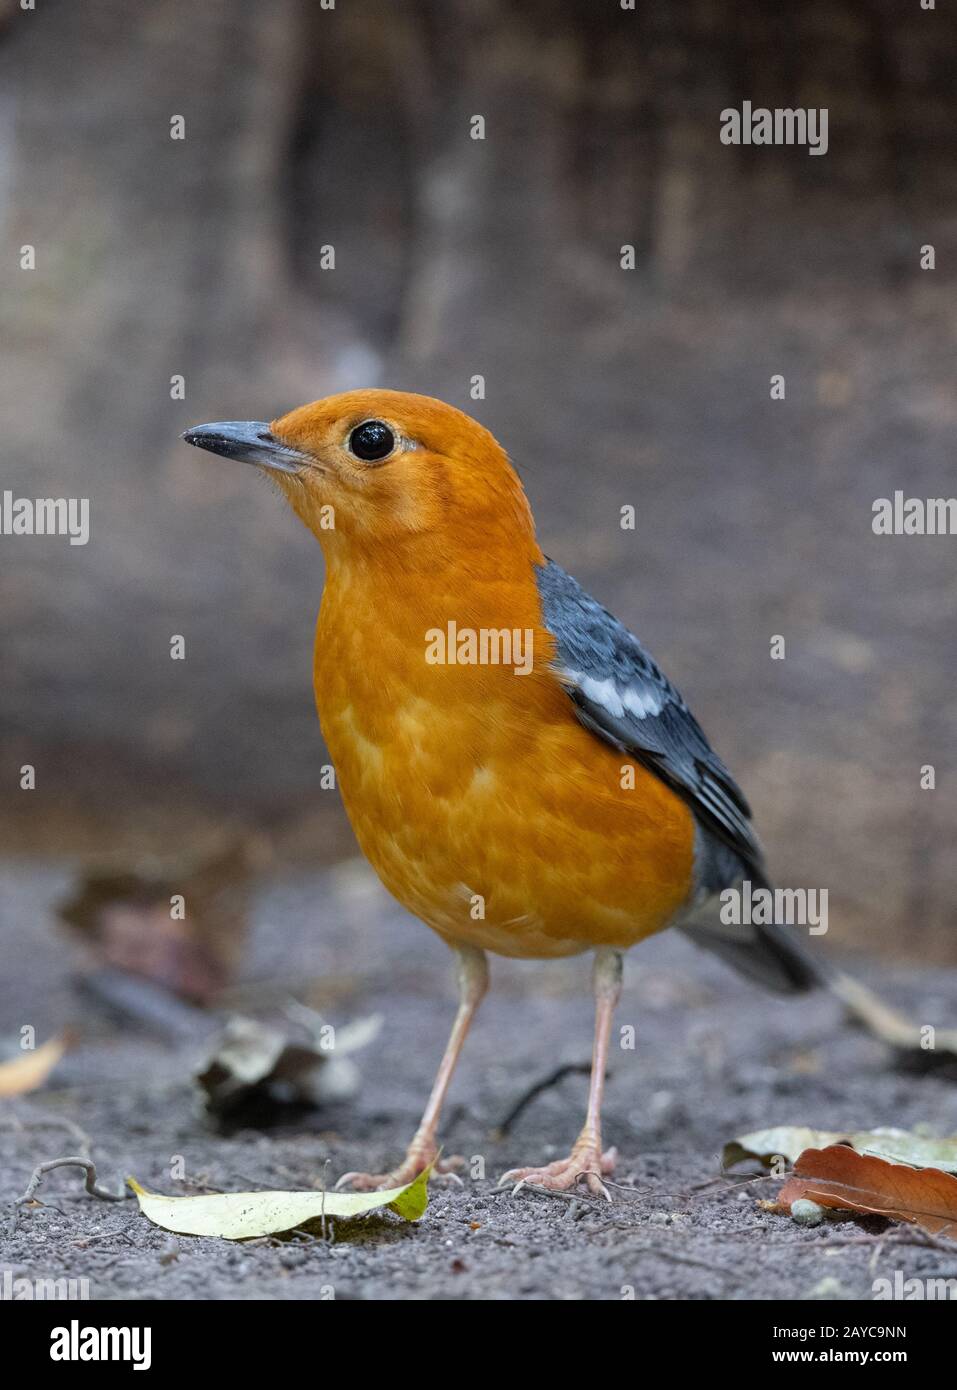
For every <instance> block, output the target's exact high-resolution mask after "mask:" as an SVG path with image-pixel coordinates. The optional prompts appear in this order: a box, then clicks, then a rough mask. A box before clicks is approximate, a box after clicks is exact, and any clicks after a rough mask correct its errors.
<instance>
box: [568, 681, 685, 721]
mask: <svg viewBox="0 0 957 1390" xmlns="http://www.w3.org/2000/svg"><path fill="white" fill-rule="evenodd" d="M559 678H560V679H561V680H562V681H564V682H565V683H566V684H567V685H573V686H574V687H575V688H576V689H577V690H580V691H581V693H582V694H583V695H584V696H585V698H586V700H590V701H591V703H592V704H594V705H600V706H601V708H602V709H604V710H607V712H608V713H609V714H610V715H611V716H612V717H613V718H614V719H622V718H624V716H625V714H631V715H633V716H634V717H635V719H647V718H649V717H653V716H655V715H657V714H660V713H661V711H662V710H663V709H664V707H665V697H664V695H663V694H662V693H661V692H659V691H657V690H651V689H644V690H642V689H641V688H640V687H639V686H636V685H626V686H620V685H617V684H616V682H615V681H613V680H612V678H611V677H610V676H606V677H605V679H604V680H598V679H597V678H596V677H595V676H583V675H582V674H581V673H580V672H578V671H567V670H563V671H560V672H559Z"/></svg>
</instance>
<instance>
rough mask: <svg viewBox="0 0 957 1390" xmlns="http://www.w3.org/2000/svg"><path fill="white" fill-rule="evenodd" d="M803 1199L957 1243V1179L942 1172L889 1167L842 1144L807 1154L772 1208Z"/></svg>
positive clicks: (785, 1207) (900, 1165)
mask: <svg viewBox="0 0 957 1390" xmlns="http://www.w3.org/2000/svg"><path fill="white" fill-rule="evenodd" d="M802 1197H806V1198H809V1199H810V1200H811V1201H812V1202H817V1203H818V1204H819V1205H820V1206H822V1207H836V1208H839V1209H840V1210H843V1211H856V1212H861V1213H869V1214H870V1213H873V1214H875V1215H878V1216H886V1217H889V1218H890V1219H891V1220H893V1221H908V1222H910V1223H911V1224H912V1225H917V1226H921V1227H922V1228H923V1229H924V1230H925V1231H929V1232H930V1233H931V1235H946V1236H951V1237H955V1238H957V1178H955V1177H954V1176H953V1175H952V1174H950V1173H943V1172H941V1170H940V1169H939V1168H911V1167H908V1165H907V1164H904V1163H889V1162H888V1161H887V1160H886V1159H883V1158H875V1157H874V1156H873V1155H868V1154H859V1153H857V1152H856V1151H855V1150H854V1149H851V1148H848V1147H847V1146H846V1145H844V1144H833V1145H831V1146H830V1147H828V1148H826V1149H805V1150H804V1152H803V1153H802V1154H801V1156H800V1157H799V1158H798V1160H797V1162H796V1163H795V1165H794V1176H793V1177H791V1178H789V1179H788V1180H787V1182H786V1183H785V1184H784V1186H783V1187H782V1188H781V1191H780V1192H779V1193H778V1198H777V1202H776V1203H775V1205H774V1209H775V1210H777V1211H789V1210H790V1207H791V1203H792V1202H796V1201H798V1200H799V1199H800V1198H802Z"/></svg>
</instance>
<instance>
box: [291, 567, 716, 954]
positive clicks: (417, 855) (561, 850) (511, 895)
mask: <svg viewBox="0 0 957 1390" xmlns="http://www.w3.org/2000/svg"><path fill="white" fill-rule="evenodd" d="M485 599H486V600H487V601H486V602H485V603H484V605H483V613H484V615H485V616H489V615H495V614H500V612H502V611H507V612H508V613H509V616H510V617H511V618H512V623H513V624H517V626H518V628H519V630H520V631H522V630H524V627H525V625H526V624H527V625H528V626H529V627H531V628H532V630H533V633H534V669H533V670H532V672H531V674H528V675H517V674H515V673H514V670H513V669H512V668H511V667H508V666H503V665H490V664H484V665H482V664H480V665H474V664H446V665H442V664H435V665H433V664H428V663H427V661H426V659H425V652H426V645H427V644H426V638H425V634H426V623H425V621H423V619H422V618H421V617H418V616H416V610H415V608H414V606H412V605H410V604H409V603H408V601H407V600H408V596H407V595H405V596H401V595H395V594H379V595H377V603H376V605H375V611H374V612H373V611H372V608H371V605H370V604H369V602H368V601H367V596H366V595H365V594H363V593H362V592H361V589H360V588H358V587H356V586H352V585H350V584H349V583H348V582H343V581H342V580H340V581H339V582H337V583H336V585H334V586H330V587H327V591H326V594H325V595H324V597H323V604H322V611H321V613H320V618H319V625H318V629H317V634H316V667H315V689H316V701H317V705H318V709H319V717H320V721H321V724H322V730H323V734H324V736H325V739H326V742H327V745H328V747H329V751H330V753H331V755H332V759H333V762H334V763H335V766H336V769H337V777H338V782H339V787H340V790H341V793H342V797H343V801H344V803H345V806H346V810H347V813H348V815H349V819H350V821H351V823H352V827H353V830H354V831H355V835H356V838H357V839H358V841H359V845H360V847H361V849H362V851H363V853H364V854H365V855H366V857H367V859H368V860H369V862H370V863H371V864H372V866H373V868H374V869H375V871H376V873H377V874H378V875H379V877H380V878H381V879H382V881H383V883H384V884H385V885H386V887H387V888H388V889H389V890H390V892H391V893H393V894H394V896H395V897H396V898H398V900H399V901H400V902H401V903H402V904H403V905H404V906H405V907H406V908H408V909H409V911H410V912H413V913H414V914H415V915H416V916H418V917H420V918H421V919H422V920H423V921H424V922H426V923H427V924H428V925H429V926H430V927H432V928H433V929H434V930H435V931H437V932H438V933H439V934H440V935H441V936H443V937H444V938H445V939H446V940H448V941H451V942H455V943H470V944H473V945H476V946H480V947H484V948H486V949H489V950H492V951H495V952H497V953H499V954H501V955H507V956H519V957H547V956H562V955H571V954H574V953H576V952H579V951H583V950H587V949H590V948H592V947H594V946H598V945H609V946H617V947H626V946H630V945H632V944H633V943H634V942H636V941H639V940H641V938H643V937H645V936H648V935H650V934H651V933H653V932H656V931H659V930H661V929H662V928H663V927H665V926H667V925H668V924H669V922H670V921H671V920H672V919H673V918H674V916H675V914H676V913H677V911H678V910H679V909H680V908H681V907H682V905H683V904H684V903H685V901H686V900H687V898H688V895H689V892H690V884H691V869H692V859H693V841H694V827H693V821H692V817H691V814H690V812H689V810H688V808H687V807H686V805H685V804H684V802H683V801H681V799H680V798H678V797H676V796H675V795H674V794H673V793H672V792H671V791H670V790H669V789H668V788H667V787H666V786H665V785H664V784H663V783H662V782H660V781H659V780H658V778H656V777H655V776H653V775H652V774H651V773H649V772H646V771H645V770H644V769H643V768H642V767H641V766H640V765H634V764H631V763H629V762H628V760H627V759H626V758H625V757H624V756H623V755H621V754H619V753H617V752H616V751H615V750H613V749H612V748H610V747H608V746H607V745H606V744H604V743H602V742H601V741H600V740H599V739H598V738H596V737H595V736H594V735H592V734H590V733H589V732H588V731H587V730H586V729H584V728H583V727H582V726H581V725H580V724H579V723H578V721H577V720H576V718H575V715H574V710H573V706H572V704H571V701H570V700H569V699H568V697H567V695H566V694H565V693H564V691H563V690H562V689H561V687H560V686H559V685H558V683H557V681H556V680H555V678H554V676H553V675H552V674H551V671H550V670H549V668H548V662H549V659H550V656H551V639H550V637H549V635H548V634H547V633H546V632H545V631H543V630H542V629H541V628H540V627H539V626H537V623H538V621H539V614H538V611H537V601H535V600H533V598H532V596H531V595H526V596H524V597H523V599H522V602H521V603H518V604H516V596H515V594H514V593H512V594H508V595H505V594H503V595H501V596H495V595H486V596H485ZM499 599H500V600H501V602H499ZM462 610H463V604H462V600H461V597H460V596H452V595H449V598H448V602H447V603H445V604H443V602H442V596H441V595H440V594H439V595H435V594H433V595H432V596H431V600H430V604H429V607H428V612H429V617H430V619H435V620H437V621H438V622H439V623H440V624H441V622H442V621H443V619H444V617H445V616H446V612H449V613H457V614H458V622H459V624H460V625H462V624H463V621H464V618H463V611H462ZM483 613H476V614H475V615H474V616H482V615H483ZM467 617H468V613H466V614H465V618H467ZM623 767H628V768H631V769H632V776H631V778H629V775H628V774H627V773H625V774H623ZM632 780H633V786H632V785H631V781H632Z"/></svg>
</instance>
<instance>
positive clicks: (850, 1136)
mask: <svg viewBox="0 0 957 1390" xmlns="http://www.w3.org/2000/svg"><path fill="white" fill-rule="evenodd" d="M833 1144H849V1145H850V1147H851V1148H852V1149H856V1150H857V1152H858V1153H860V1154H872V1155H874V1156H875V1157H877V1158H886V1159H889V1160H890V1161H891V1162H892V1163H910V1164H912V1165H913V1166H914V1167H916V1168H941V1169H942V1170H943V1171H944V1172H945V1173H957V1134H952V1135H951V1136H950V1137H949V1138H947V1139H934V1138H928V1137H926V1136H925V1135H922V1134H914V1133H912V1132H911V1131H910V1130H906V1129H889V1128H886V1129H885V1128H877V1129H862V1130H857V1131H854V1132H850V1131H849V1132H847V1133H842V1132H840V1131H835V1130H826V1129H806V1128H805V1127H804V1126H802V1125H780V1126H778V1127H776V1128H774V1129H759V1130H756V1131H755V1132H754V1133H753V1134H742V1135H740V1136H739V1137H738V1138H737V1139H732V1141H731V1143H730V1144H726V1145H725V1147H724V1155H723V1157H722V1165H723V1167H725V1168H733V1167H734V1166H735V1164H736V1163H742V1162H743V1161H744V1160H745V1159H757V1160H758V1162H759V1163H763V1164H765V1166H770V1164H771V1163H772V1162H773V1161H774V1159H775V1158H784V1159H786V1160H787V1161H788V1163H790V1164H793V1163H795V1162H796V1160H797V1158H798V1157H799V1155H800V1154H802V1153H803V1152H804V1150H805V1149H826V1148H829V1147H830V1146H831V1145H833Z"/></svg>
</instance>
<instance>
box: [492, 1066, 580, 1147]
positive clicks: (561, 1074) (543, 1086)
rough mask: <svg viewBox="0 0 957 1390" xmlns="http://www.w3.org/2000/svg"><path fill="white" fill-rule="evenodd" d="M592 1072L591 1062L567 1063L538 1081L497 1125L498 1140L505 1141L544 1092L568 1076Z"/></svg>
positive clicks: (496, 1134)
mask: <svg viewBox="0 0 957 1390" xmlns="http://www.w3.org/2000/svg"><path fill="white" fill-rule="evenodd" d="M590 1071H591V1063H590V1062H566V1063H565V1065H564V1066H562V1067H558V1068H556V1070H555V1071H553V1072H552V1073H551V1074H550V1075H549V1076H546V1077H545V1079H544V1080H543V1081H536V1082H535V1084H534V1086H531V1087H530V1088H529V1089H528V1090H527V1091H525V1092H524V1094H523V1095H522V1096H521V1097H520V1098H519V1099H518V1100H517V1101H516V1102H515V1104H514V1105H513V1106H512V1108H511V1110H510V1111H509V1112H508V1114H507V1115H506V1116H505V1119H504V1120H502V1121H501V1122H500V1123H499V1124H498V1125H496V1127H495V1136H496V1138H498V1139H504V1137H505V1135H506V1134H508V1132H509V1130H510V1129H511V1127H512V1125H513V1124H514V1123H515V1121H516V1120H517V1119H518V1117H519V1115H521V1113H522V1111H523V1110H524V1109H525V1108H526V1106H529V1105H531V1103H532V1101H533V1100H535V1099H537V1097H538V1096H540V1095H541V1094H542V1092H543V1091H547V1090H549V1089H550V1087H552V1086H557V1085H558V1083H559V1081H564V1079H565V1077H566V1076H587V1075H588V1074H589V1072H590Z"/></svg>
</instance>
